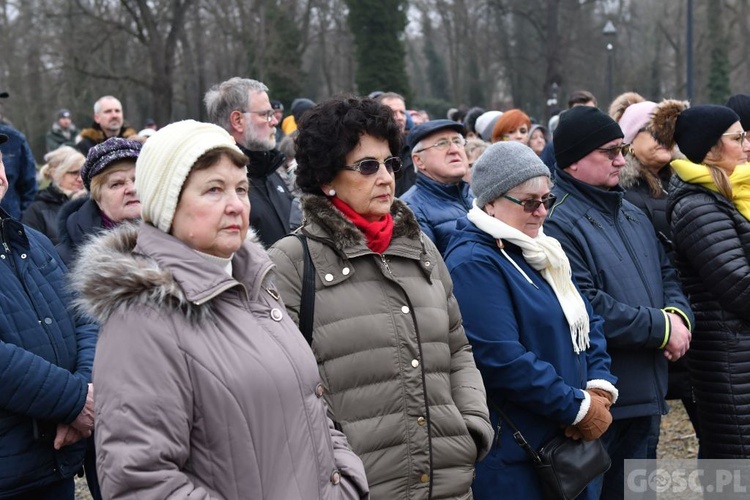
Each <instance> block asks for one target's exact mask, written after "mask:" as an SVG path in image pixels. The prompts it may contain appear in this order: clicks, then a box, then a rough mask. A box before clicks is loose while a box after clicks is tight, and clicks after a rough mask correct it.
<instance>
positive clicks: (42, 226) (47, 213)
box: [21, 184, 68, 245]
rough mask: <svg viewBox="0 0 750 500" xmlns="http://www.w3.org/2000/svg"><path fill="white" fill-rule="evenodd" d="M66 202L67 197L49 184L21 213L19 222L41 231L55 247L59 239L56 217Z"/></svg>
mask: <svg viewBox="0 0 750 500" xmlns="http://www.w3.org/2000/svg"><path fill="white" fill-rule="evenodd" d="M67 201H68V196H67V195H66V194H65V193H63V192H62V191H60V189H59V188H58V187H57V186H55V185H54V184H51V185H50V186H49V187H48V188H46V189H42V190H41V191H38V192H37V193H36V197H35V198H34V202H33V203H32V204H31V205H29V208H27V209H26V211H24V213H23V218H22V219H21V222H23V223H24V224H26V225H27V226H30V227H33V228H34V229H36V230H37V231H41V232H42V233H44V235H45V236H46V237H47V238H49V239H50V240H51V241H52V243H54V244H55V245H57V243H59V241H60V239H59V238H58V236H57V235H58V232H57V216H58V214H59V213H60V208H62V206H63V205H64V204H65V203H66V202H67Z"/></svg>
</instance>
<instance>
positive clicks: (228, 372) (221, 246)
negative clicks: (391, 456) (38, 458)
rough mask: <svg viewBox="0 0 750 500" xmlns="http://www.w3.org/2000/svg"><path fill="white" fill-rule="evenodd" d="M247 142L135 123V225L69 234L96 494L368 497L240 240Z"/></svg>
mask: <svg viewBox="0 0 750 500" xmlns="http://www.w3.org/2000/svg"><path fill="white" fill-rule="evenodd" d="M246 162H247V158H246V157H245V156H244V155H243V154H242V153H241V152H240V150H239V149H238V148H237V146H235V144H234V141H233V139H232V137H231V136H230V135H229V134H228V133H227V132H226V131H224V130H223V129H222V128H220V127H217V126H215V125H209V124H205V123H198V122H195V121H192V120H187V121H183V122H177V123H174V124H171V125H168V126H166V127H164V128H163V129H161V130H160V131H158V132H157V133H156V134H154V135H153V136H151V138H149V140H148V142H147V143H146V145H145V146H144V148H143V150H142V152H141V155H140V156H139V158H138V163H137V167H136V169H137V172H138V176H137V180H136V189H137V191H138V194H139V197H140V200H141V203H142V207H143V210H142V219H143V220H142V223H141V224H140V225H139V226H135V225H126V226H122V227H118V228H116V229H114V230H112V231H110V232H108V233H105V234H104V235H102V236H100V237H98V238H97V239H96V240H94V241H93V242H92V243H90V244H88V245H87V246H85V247H83V249H82V250H81V253H80V257H79V259H78V261H77V266H76V269H75V272H74V274H75V281H76V283H75V285H76V288H77V289H78V291H79V294H80V295H81V297H82V298H81V303H82V306H83V309H84V311H85V312H86V313H88V314H90V315H92V316H94V317H96V318H97V319H98V320H99V322H100V323H101V325H102V326H101V333H100V337H99V342H98V345H97V355H96V359H95V362H94V373H95V375H94V387H95V388H96V399H95V410H96V426H97V427H96V446H97V469H98V472H99V480H100V482H101V487H102V492H103V494H104V497H105V498H108V499H112V498H159V499H163V498H188V497H189V498H201V499H208V498H222V499H249V498H253V499H255V498H258V499H269V500H289V499H310V500H312V499H316V500H317V499H332V500H333V499H342V500H343V499H359V498H367V493H368V489H367V483H366V480H365V476H364V470H363V467H362V462H361V461H360V460H359V458H358V457H357V456H356V455H355V454H354V453H353V452H352V451H351V450H350V449H349V447H348V444H347V441H346V438H345V437H344V435H343V434H342V433H340V432H338V431H336V430H335V429H334V427H333V423H332V421H331V420H330V419H328V418H327V416H326V405H325V402H324V400H323V399H322V398H321V396H322V391H321V385H320V377H319V375H318V372H317V369H316V365H315V360H314V358H313V356H312V353H311V352H310V349H309V347H308V346H307V345H306V343H305V341H304V339H303V338H302V337H301V336H300V334H299V331H298V330H297V328H296V327H295V325H294V322H293V321H292V320H291V318H290V317H289V315H288V314H287V312H286V310H285V309H284V305H283V303H282V302H281V300H280V297H279V294H278V292H277V291H276V289H275V288H274V286H273V284H272V268H273V264H272V263H271V261H270V260H269V259H268V257H267V255H266V253H265V252H264V250H263V249H262V248H261V247H260V246H259V245H258V244H256V243H253V242H251V241H250V240H248V239H247V238H246V237H247V233H248V225H249V212H250V203H249V201H248V189H249V185H248V180H247V172H246V169H245V163H246Z"/></svg>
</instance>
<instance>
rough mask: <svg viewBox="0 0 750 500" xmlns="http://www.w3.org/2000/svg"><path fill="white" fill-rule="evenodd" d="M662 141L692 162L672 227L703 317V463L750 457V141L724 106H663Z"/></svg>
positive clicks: (698, 336) (697, 351)
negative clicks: (712, 459)
mask: <svg viewBox="0 0 750 500" xmlns="http://www.w3.org/2000/svg"><path fill="white" fill-rule="evenodd" d="M653 121H654V124H655V126H654V133H655V136H656V139H657V141H659V142H661V143H662V144H665V145H666V146H667V147H671V146H673V145H675V144H676V145H677V146H678V147H679V149H680V152H681V153H682V154H683V155H685V157H686V159H676V160H673V161H672V162H671V166H672V169H673V170H674V172H675V175H673V176H672V180H671V181H670V185H669V197H668V201H667V220H668V221H669V223H670V226H671V229H672V242H673V243H674V251H675V262H676V264H677V268H678V269H679V271H680V278H681V279H682V283H683V286H684V288H685V291H686V292H687V294H688V295H689V296H690V301H691V304H692V307H693V310H694V311H695V316H696V326H695V334H694V336H693V341H692V343H691V348H690V358H689V363H688V368H689V370H690V378H691V380H692V382H693V393H694V394H695V401H696V404H697V406H698V419H699V421H700V426H701V457H702V458H722V459H723V458H737V459H743V458H748V457H750V386H749V385H748V384H747V383H746V379H747V373H748V368H747V367H748V363H750V307H748V304H750V257H749V256H750V163H748V157H750V141H748V138H747V132H746V131H745V130H744V129H743V127H742V124H741V122H740V117H739V116H738V115H737V113H735V112H734V111H733V110H732V109H730V108H728V107H724V106H717V105H699V106H694V107H689V106H688V103H687V102H681V101H664V102H662V103H661V104H659V106H658V107H657V108H656V109H655V111H654V116H653Z"/></svg>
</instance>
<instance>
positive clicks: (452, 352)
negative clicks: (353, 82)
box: [269, 96, 493, 500]
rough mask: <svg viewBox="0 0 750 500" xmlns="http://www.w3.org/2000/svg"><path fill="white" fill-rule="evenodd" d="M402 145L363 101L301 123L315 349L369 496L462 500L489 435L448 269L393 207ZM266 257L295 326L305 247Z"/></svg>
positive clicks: (407, 216) (387, 113) (386, 115)
mask: <svg viewBox="0 0 750 500" xmlns="http://www.w3.org/2000/svg"><path fill="white" fill-rule="evenodd" d="M400 141H401V138H400V134H399V130H398V126H397V125H396V122H395V121H394V120H393V115H392V112H391V110H390V108H388V107H387V106H384V105H381V104H379V103H377V102H375V101H374V100H371V99H363V98H358V97H347V96H343V97H336V98H332V99H329V100H327V101H325V102H322V103H320V104H318V105H317V106H315V107H314V108H312V109H311V110H310V111H308V112H307V114H305V116H304V118H303V119H302V122H301V123H300V124H299V136H298V137H297V142H296V145H297V156H296V159H297V162H298V167H297V185H298V186H299V187H300V189H301V190H302V192H303V193H305V195H304V196H303V198H302V209H303V215H304V217H305V222H304V224H303V227H302V229H301V230H300V233H301V234H302V235H304V236H305V238H306V239H307V242H308V245H309V249H310V255H311V258H312V262H313V264H314V267H315V289H316V293H315V310H314V322H313V330H312V347H313V352H314V353H315V355H316V357H317V360H318V368H319V370H320V374H321V378H322V379H323V385H324V387H325V393H324V394H325V398H326V400H327V401H328V404H329V406H330V408H331V412H332V415H333V418H334V420H335V421H336V422H337V423H338V424H339V425H340V426H341V428H342V430H343V431H344V433H345V434H346V436H347V438H348V439H349V442H350V443H351V445H352V448H353V450H354V451H355V452H357V454H358V455H359V456H360V457H361V458H362V461H363V462H364V465H365V470H366V472H367V479H368V482H369V484H370V489H371V491H372V496H373V498H378V499H388V500H396V499H422V498H424V499H427V498H433V499H438V498H439V499H447V498H462V499H465V498H471V490H470V487H471V482H472V479H473V473H474V463H475V462H476V461H477V460H479V459H481V458H483V457H484V455H485V454H486V453H487V451H488V450H489V446H490V442H491V440H492V435H493V432H492V428H491V426H490V424H489V415H488V411H487V404H486V400H485V399H486V398H485V391H484V386H483V384H482V378H481V376H480V374H479V371H478V370H477V368H476V365H475V364H474V358H473V355H472V352H471V347H470V345H469V343H468V341H467V339H466V335H465V334H464V330H463V327H462V326H461V314H460V312H459V309H458V305H457V303H456V300H455V298H454V296H453V283H452V281H451V278H450V276H449V274H448V271H447V269H446V268H445V264H444V263H443V260H442V258H441V257H440V254H439V253H438V251H437V249H436V248H435V245H433V243H432V242H431V241H430V240H429V238H427V237H426V236H425V235H424V234H423V233H422V232H421V231H420V229H419V224H418V223H417V220H416V218H415V217H414V214H413V213H412V212H411V211H410V210H409V209H408V207H407V206H406V205H405V204H404V203H402V202H401V201H399V200H396V199H394V195H393V194H394V185H395V174H396V173H397V172H398V171H399V169H400V167H401V160H400V159H399V157H398V152H399V151H400V150H401V143H400ZM269 255H270V256H271V258H272V259H273V261H274V262H275V263H276V265H277V266H278V274H279V281H278V286H279V292H280V293H281V296H282V298H283V299H284V302H285V303H286V304H287V306H288V308H289V311H290V313H291V314H292V315H293V316H294V317H295V318H297V317H298V314H299V311H300V303H301V290H302V277H303V275H304V265H303V262H304V259H303V252H302V245H301V243H300V241H298V239H297V238H296V237H294V236H290V237H287V238H285V239H282V240H280V241H278V242H277V243H276V244H275V245H274V247H273V248H271V250H270V251H269Z"/></svg>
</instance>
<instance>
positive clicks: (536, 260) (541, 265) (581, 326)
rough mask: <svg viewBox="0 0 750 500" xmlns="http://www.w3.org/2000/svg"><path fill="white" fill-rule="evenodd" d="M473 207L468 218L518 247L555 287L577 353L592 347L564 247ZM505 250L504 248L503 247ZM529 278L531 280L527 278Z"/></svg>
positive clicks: (553, 289) (529, 262) (585, 315)
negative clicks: (527, 233) (528, 233)
mask: <svg viewBox="0 0 750 500" xmlns="http://www.w3.org/2000/svg"><path fill="white" fill-rule="evenodd" d="M473 205H474V206H473V208H472V209H471V210H470V211H469V213H468V219H469V220H470V221H471V222H472V223H473V224H474V225H475V226H477V227H478V228H479V229H481V230H482V231H484V232H485V233H487V234H489V235H490V236H492V237H493V238H495V239H496V240H498V242H500V241H501V240H505V241H508V242H510V243H513V244H514V245H517V246H518V247H520V248H521V250H522V252H523V258H524V260H525V261H526V262H527V263H528V264H529V265H530V266H531V267H533V268H534V269H535V270H536V271H539V273H540V274H541V275H542V277H543V278H544V280H545V281H546V282H547V283H549V285H550V287H552V291H553V292H555V295H556V296H557V301H558V302H559V303H560V307H561V308H562V310H563V313H564V314H565V318H566V319H567V320H568V325H570V339H571V341H572V342H573V350H575V352H576V354H578V353H580V352H582V351H585V350H586V349H587V348H588V347H589V345H590V344H589V316H588V313H587V312H586V305H585V304H584V303H583V299H582V298H581V295H580V294H579V293H578V290H577V289H576V287H575V285H574V284H573V279H572V273H571V270H570V261H569V260H568V257H567V256H566V255H565V252H564V251H563V249H562V246H561V245H560V242H559V241H557V240H556V239H554V238H551V237H549V236H547V235H545V234H544V231H543V230H542V228H541V227H540V228H539V234H538V235H537V237H536V238H530V237H529V236H527V235H525V234H524V233H522V232H521V231H519V230H518V229H515V228H513V227H511V226H509V225H508V224H506V223H504V222H502V221H500V220H498V219H496V218H494V217H492V216H491V215H488V214H487V213H486V212H484V211H483V210H482V209H481V208H479V207H478V206H477V204H476V201H474V204H473ZM501 248H502V247H501ZM502 252H503V254H504V255H505V257H506V258H507V259H508V260H510V261H511V263H512V264H513V265H514V267H516V269H518V270H519V271H520V272H521V273H522V274H524V276H526V275H525V273H523V271H522V270H521V268H519V267H518V266H517V265H516V263H515V262H513V260H512V259H511V258H510V256H508V254H507V253H505V250H502ZM526 279H529V278H528V276H526Z"/></svg>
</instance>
